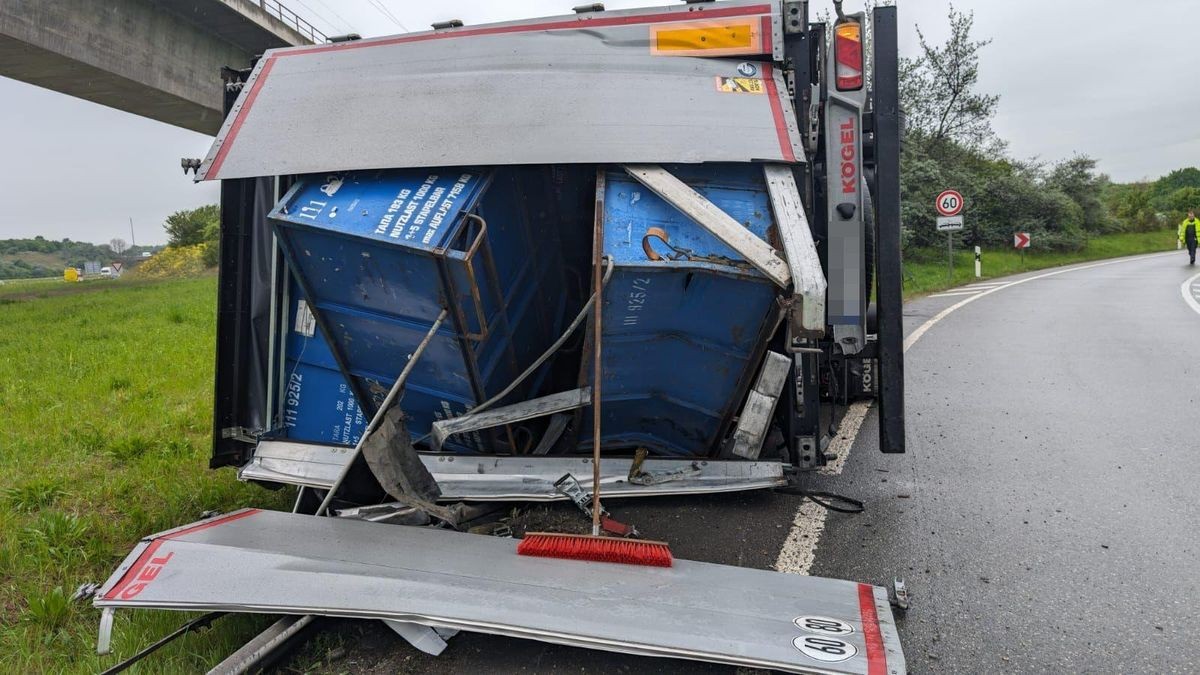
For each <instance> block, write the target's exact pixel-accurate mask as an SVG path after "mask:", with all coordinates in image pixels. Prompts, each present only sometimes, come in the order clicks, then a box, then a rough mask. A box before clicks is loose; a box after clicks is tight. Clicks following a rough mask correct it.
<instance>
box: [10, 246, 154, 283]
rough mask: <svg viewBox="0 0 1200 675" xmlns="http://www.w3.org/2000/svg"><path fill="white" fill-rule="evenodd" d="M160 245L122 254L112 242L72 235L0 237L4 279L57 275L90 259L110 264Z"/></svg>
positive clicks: (80, 265) (134, 256) (132, 257)
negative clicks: (55, 238)
mask: <svg viewBox="0 0 1200 675" xmlns="http://www.w3.org/2000/svg"><path fill="white" fill-rule="evenodd" d="M159 248H161V247H160V246H134V247H132V248H130V249H129V250H127V251H123V252H122V253H121V254H120V255H118V254H116V253H114V252H113V250H112V248H110V247H109V246H108V244H91V243H88V242H84V241H71V240H70V239H63V240H61V241H53V240H49V239H46V238H44V237H34V238H33V239H0V279H32V278H37V277H55V276H59V275H61V274H62V273H63V270H64V269H66V268H67V267H82V266H83V264H84V263H85V262H87V261H89V260H94V261H97V262H99V263H100V264H102V265H108V264H109V263H111V262H112V261H114V260H135V259H137V258H140V257H141V254H142V251H154V250H157V249H159Z"/></svg>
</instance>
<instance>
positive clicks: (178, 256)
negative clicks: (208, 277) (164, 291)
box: [131, 244, 209, 279]
mask: <svg viewBox="0 0 1200 675" xmlns="http://www.w3.org/2000/svg"><path fill="white" fill-rule="evenodd" d="M206 246H207V245H206V244H195V245H192V246H168V247H166V248H164V249H163V250H162V251H160V252H159V253H158V254H157V255H155V256H154V257H153V258H150V259H149V260H145V261H143V262H142V264H140V265H138V266H137V267H135V268H133V271H132V272H131V274H132V275H133V276H134V277H135V278H138V279H174V278H179V277H190V276H196V275H198V274H203V273H204V271H205V270H207V269H208V267H209V266H208V265H206V264H205V262H204V249H205V248H206Z"/></svg>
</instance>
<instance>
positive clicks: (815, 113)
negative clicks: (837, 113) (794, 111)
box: [806, 84, 821, 152]
mask: <svg viewBox="0 0 1200 675" xmlns="http://www.w3.org/2000/svg"><path fill="white" fill-rule="evenodd" d="M811 86H812V93H811V98H809V99H808V134H807V140H808V143H807V144H806V145H807V146H808V151H809V152H816V151H817V140H818V139H819V138H820V132H821V88H820V87H819V86H817V85H815V84H814V85H811Z"/></svg>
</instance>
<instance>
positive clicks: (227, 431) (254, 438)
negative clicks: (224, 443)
mask: <svg viewBox="0 0 1200 675" xmlns="http://www.w3.org/2000/svg"><path fill="white" fill-rule="evenodd" d="M221 438H232V439H233V440H235V441H241V442H243V443H257V442H258V432H257V431H255V430H253V429H247V428H246V427H225V428H224V429H221Z"/></svg>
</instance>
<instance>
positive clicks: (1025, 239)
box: [1013, 232, 1029, 269]
mask: <svg viewBox="0 0 1200 675" xmlns="http://www.w3.org/2000/svg"><path fill="white" fill-rule="evenodd" d="M1013 248H1015V249H1017V250H1018V251H1020V252H1021V268H1022V269H1024V268H1025V249H1027V248H1029V233H1028V232H1015V233H1013Z"/></svg>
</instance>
